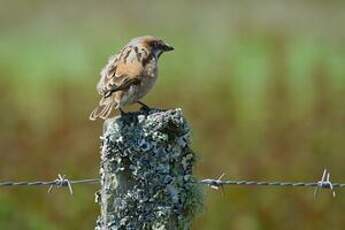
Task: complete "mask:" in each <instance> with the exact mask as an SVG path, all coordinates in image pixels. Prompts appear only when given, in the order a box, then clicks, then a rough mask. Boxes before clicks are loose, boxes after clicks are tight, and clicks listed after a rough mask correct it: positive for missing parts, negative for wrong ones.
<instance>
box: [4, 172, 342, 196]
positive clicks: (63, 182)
mask: <svg viewBox="0 0 345 230" xmlns="http://www.w3.org/2000/svg"><path fill="white" fill-rule="evenodd" d="M224 176H225V174H224V173H222V174H221V176H219V177H218V178H217V179H203V180H200V181H197V182H196V183H198V184H204V185H207V186H209V187H210V188H212V189H216V190H218V189H219V188H221V189H224V186H235V185H239V186H240V185H242V186H266V187H313V188H316V189H315V191H314V198H316V196H317V193H318V191H319V190H320V189H328V190H330V191H331V193H332V196H333V197H335V195H336V194H335V188H345V183H332V182H331V181H330V173H329V171H327V170H326V169H324V171H323V173H322V177H321V180H319V181H317V182H286V181H253V180H222V178H223V177H224ZM99 182H100V179H98V178H92V179H81V180H69V179H67V178H66V176H65V175H63V176H62V175H61V174H58V178H57V179H55V180H51V181H18V182H15V181H2V182H1V181H0V187H12V186H49V189H48V192H51V191H52V189H53V188H61V187H68V188H69V192H70V194H71V195H73V189H72V185H74V184H98V183H99Z"/></svg>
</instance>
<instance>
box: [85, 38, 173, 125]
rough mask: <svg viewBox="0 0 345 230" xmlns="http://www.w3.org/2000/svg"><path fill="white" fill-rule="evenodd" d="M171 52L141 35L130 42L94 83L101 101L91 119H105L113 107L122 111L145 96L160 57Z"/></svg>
mask: <svg viewBox="0 0 345 230" xmlns="http://www.w3.org/2000/svg"><path fill="white" fill-rule="evenodd" d="M170 50H173V48H172V47H171V46H169V45H168V44H166V43H164V42H163V41H162V40H160V39H158V38H155V37H153V36H142V37H138V38H135V39H133V40H131V41H130V42H129V43H128V44H127V45H125V47H124V48H122V50H121V51H120V52H119V53H117V54H116V55H114V56H112V57H110V59H109V61H108V64H107V65H106V66H105V67H104V68H103V70H102V71H101V78H100V80H99V82H98V84H97V91H98V93H99V94H100V95H101V96H102V98H101V100H100V102H99V105H98V106H97V107H96V108H95V109H94V110H93V111H92V113H91V114H90V120H96V119H97V117H100V118H102V119H107V118H108V117H109V115H110V113H111V111H112V108H115V109H121V108H122V107H124V106H125V105H128V104H132V103H136V102H138V101H139V99H140V98H142V97H143V96H145V95H146V94H147V93H148V92H149V91H150V89H151V88H152V87H153V85H154V83H155V81H156V79H157V77H158V59H159V57H160V55H161V54H162V53H163V52H165V51H170Z"/></svg>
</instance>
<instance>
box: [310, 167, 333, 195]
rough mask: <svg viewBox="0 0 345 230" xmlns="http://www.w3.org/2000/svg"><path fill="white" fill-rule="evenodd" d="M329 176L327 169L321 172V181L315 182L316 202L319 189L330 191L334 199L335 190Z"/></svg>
mask: <svg viewBox="0 0 345 230" xmlns="http://www.w3.org/2000/svg"><path fill="white" fill-rule="evenodd" d="M330 177H331V174H330V173H329V172H328V171H327V169H324V170H323V173H322V177H321V180H320V181H318V182H317V187H316V188H315V190H314V199H315V200H316V198H317V194H318V192H319V189H330V190H331V193H332V196H333V197H335V195H336V194H335V190H334V186H333V183H332V182H331V181H330Z"/></svg>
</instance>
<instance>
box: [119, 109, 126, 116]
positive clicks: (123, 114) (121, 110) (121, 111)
mask: <svg viewBox="0 0 345 230" xmlns="http://www.w3.org/2000/svg"><path fill="white" fill-rule="evenodd" d="M119 111H120V114H121V117H123V116H125V115H126V113H125V111H123V109H121V108H119Z"/></svg>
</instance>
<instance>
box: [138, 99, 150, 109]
mask: <svg viewBox="0 0 345 230" xmlns="http://www.w3.org/2000/svg"><path fill="white" fill-rule="evenodd" d="M137 103H138V104H140V105H141V106H142V107H141V108H142V109H144V110H145V111H150V107H149V106H147V105H145V104H144V103H143V102H141V101H137Z"/></svg>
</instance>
